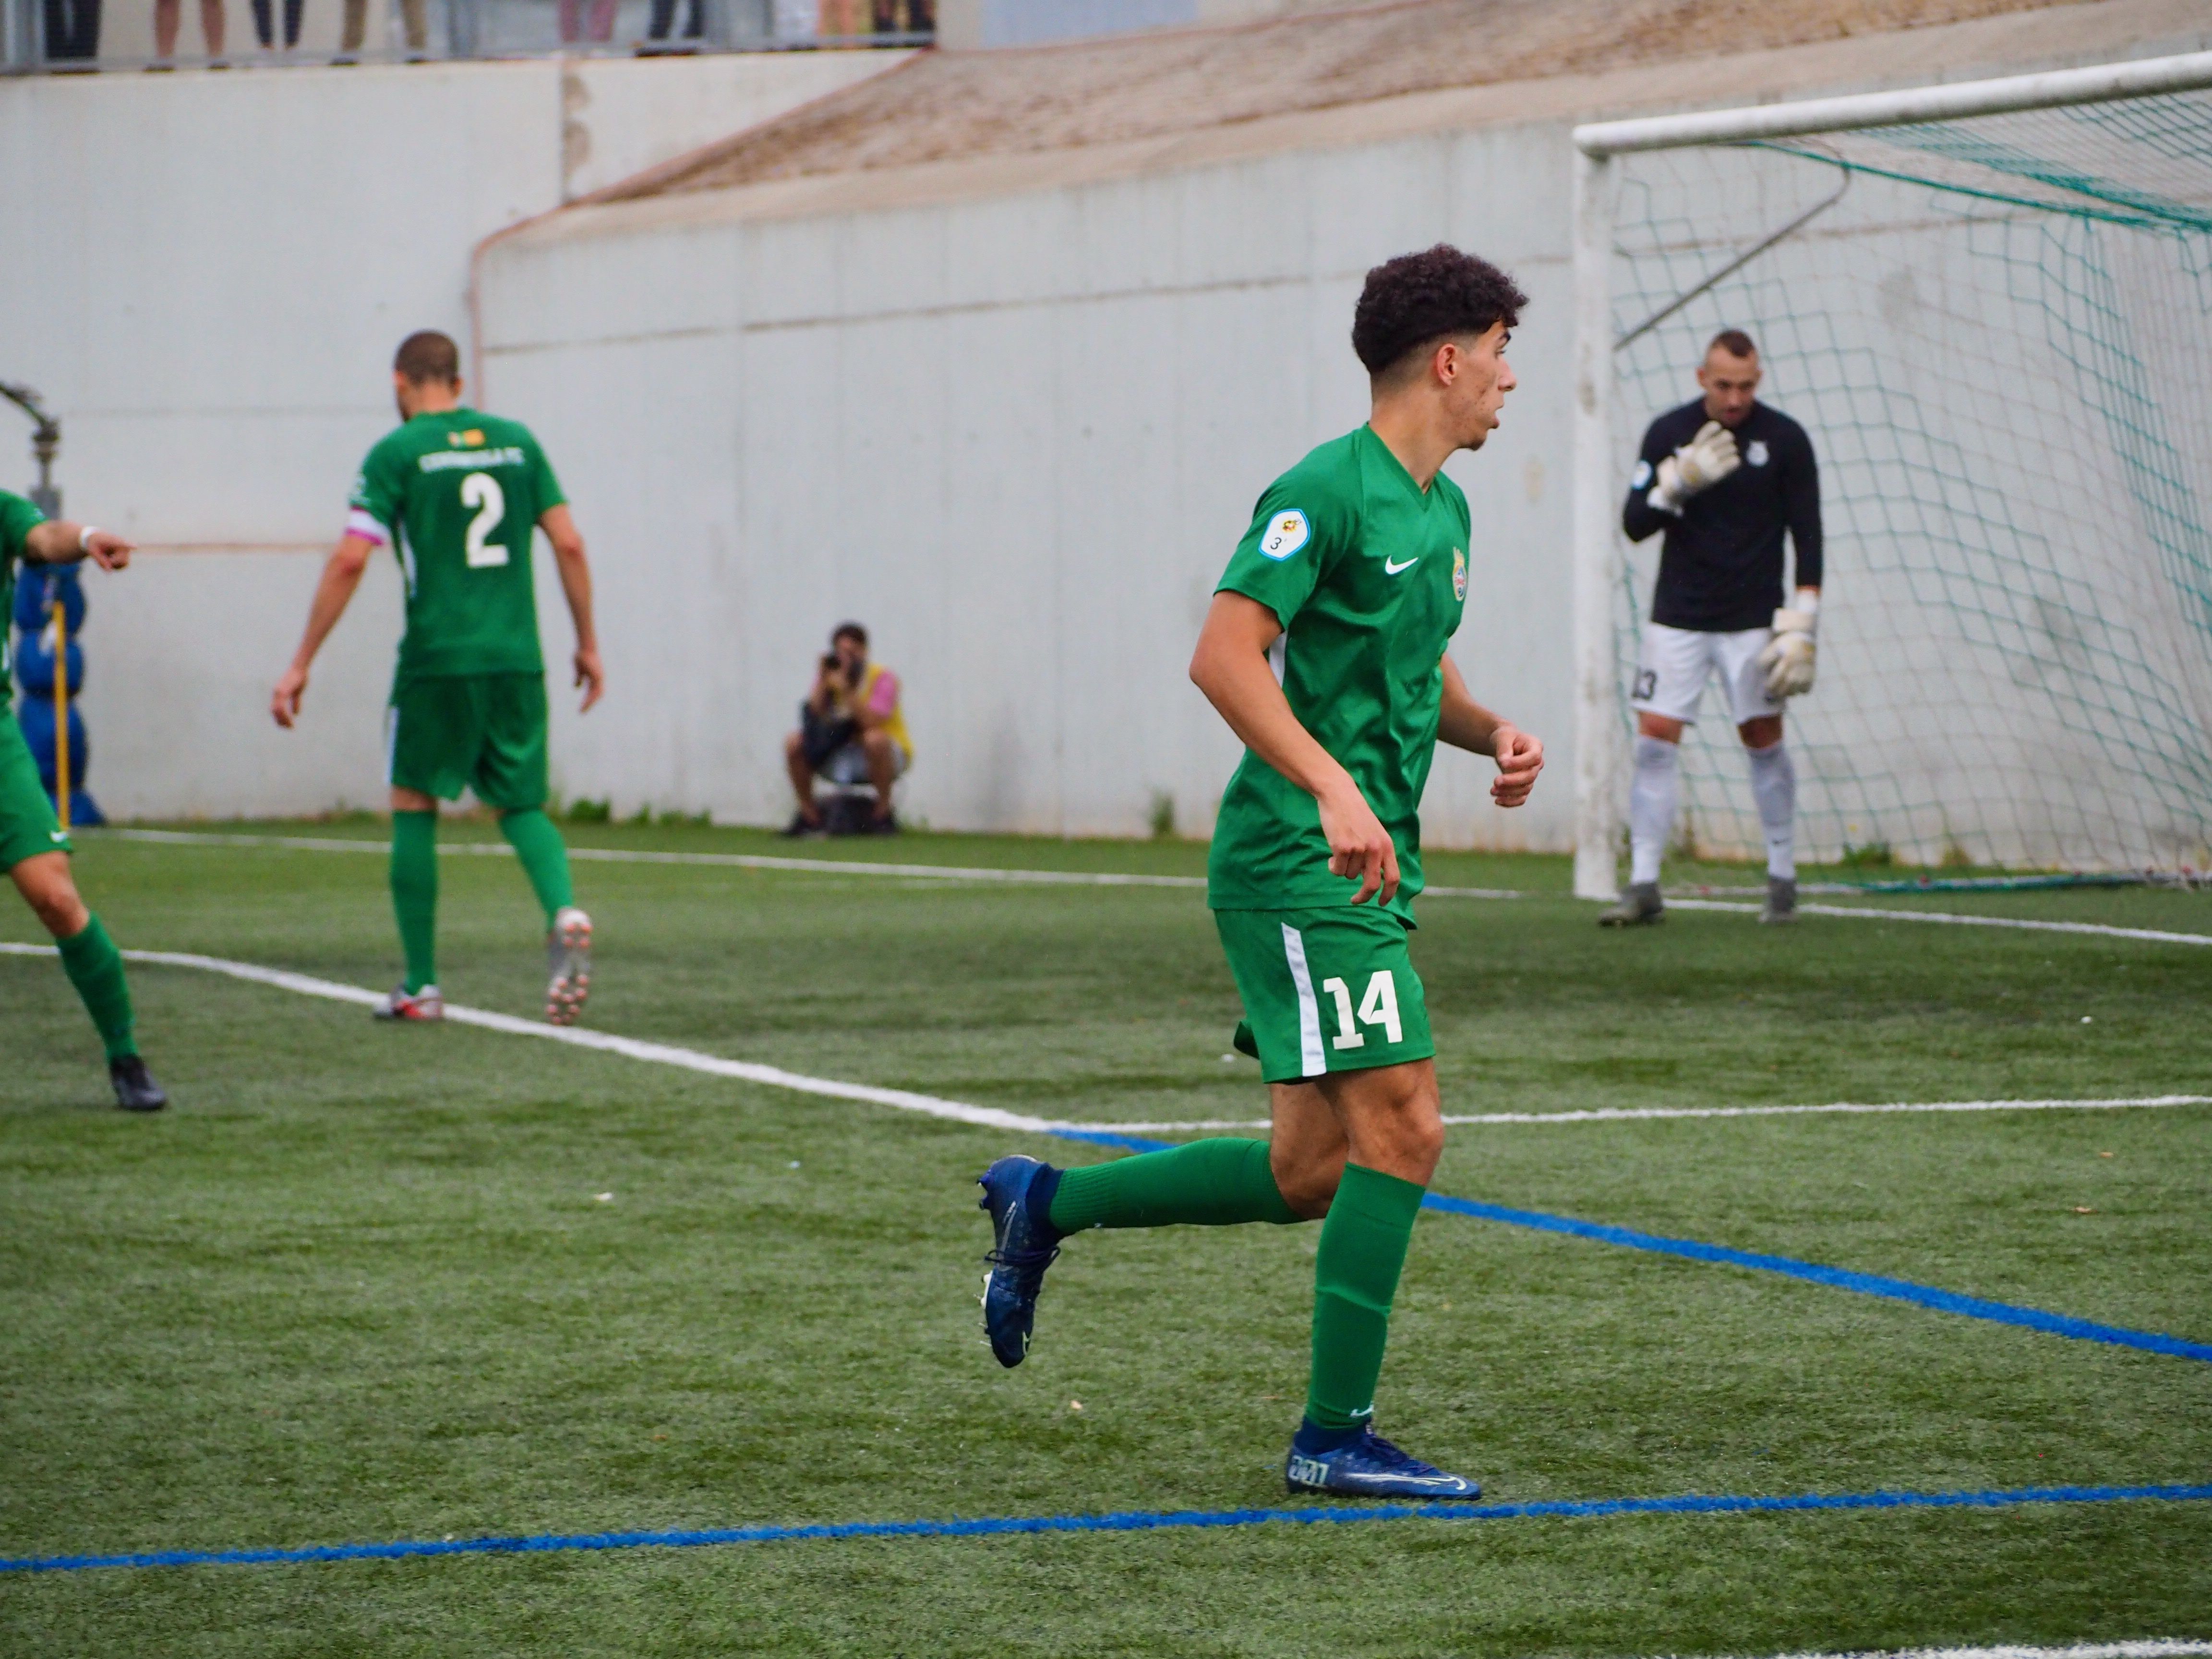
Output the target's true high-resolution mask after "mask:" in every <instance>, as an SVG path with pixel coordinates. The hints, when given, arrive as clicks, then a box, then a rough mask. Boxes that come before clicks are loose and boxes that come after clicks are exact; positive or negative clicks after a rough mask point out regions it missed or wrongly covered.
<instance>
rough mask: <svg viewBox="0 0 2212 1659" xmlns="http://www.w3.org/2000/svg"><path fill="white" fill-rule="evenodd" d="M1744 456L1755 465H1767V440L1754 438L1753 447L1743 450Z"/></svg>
mask: <svg viewBox="0 0 2212 1659" xmlns="http://www.w3.org/2000/svg"><path fill="white" fill-rule="evenodd" d="M1743 458H1744V459H1746V460H1747V461H1749V462H1750V463H1751V464H1752V465H1753V466H1765V465H1766V440H1765V439H1764V438H1753V440H1752V441H1751V447H1749V448H1748V449H1747V450H1745V451H1744V452H1743Z"/></svg>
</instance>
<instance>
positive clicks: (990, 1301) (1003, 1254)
mask: <svg viewBox="0 0 2212 1659" xmlns="http://www.w3.org/2000/svg"><path fill="white" fill-rule="evenodd" d="M975 1184H976V1185H977V1186H979V1187H981V1188H982V1189H983V1196H982V1197H981V1198H980V1199H979V1200H976V1203H975V1207H976V1208H977V1209H979V1210H987V1211H988V1212H990V1216H991V1230H992V1234H993V1237H992V1242H991V1251H990V1254H989V1255H986V1256H985V1257H984V1258H983V1260H984V1261H987V1262H989V1263H990V1264H991V1272H990V1274H989V1276H988V1277H987V1278H986V1279H984V1280H983V1334H985V1335H986V1336H988V1337H989V1338H990V1339H991V1352H993V1353H994V1354H995V1355H997V1356H998V1360H999V1363H1000V1364H1001V1365H1005V1366H1007V1367H1009V1368H1011V1367H1012V1366H1015V1365H1018V1364H1021V1363H1022V1361H1023V1360H1024V1359H1026V1358H1028V1357H1029V1352H1030V1327H1031V1326H1032V1325H1034V1324H1035V1323H1036V1300H1037V1292H1038V1291H1041V1290H1042V1289H1043V1288H1044V1270H1045V1269H1046V1268H1047V1267H1050V1266H1052V1263H1053V1258H1054V1257H1055V1256H1057V1255H1059V1254H1060V1234H1059V1233H1058V1232H1056V1231H1054V1228H1053V1225H1052V1220H1051V1211H1052V1195H1053V1193H1054V1190H1055V1189H1057V1188H1058V1187H1059V1186H1060V1171H1059V1170H1055V1169H1054V1168H1053V1167H1052V1165H1051V1164H1042V1163H1039V1162H1038V1161H1037V1160H1036V1158H1023V1157H1020V1156H1018V1155H1017V1156H1015V1157H1012V1158H1000V1160H999V1161H998V1162H997V1163H996V1164H993V1165H992V1166H991V1167H990V1168H989V1169H987V1170H984V1171H983V1173H982V1174H981V1175H980V1176H976V1177H975Z"/></svg>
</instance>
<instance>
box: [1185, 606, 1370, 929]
mask: <svg viewBox="0 0 2212 1659" xmlns="http://www.w3.org/2000/svg"><path fill="white" fill-rule="evenodd" d="M1282 631H1283V625H1282V623H1280V622H1279V621H1278V620H1277V618H1276V616H1275V613H1274V611H1273V609H1271V608H1270V607H1269V606H1267V605H1262V604H1261V603H1260V601H1259V600H1257V599H1248V598H1247V597H1246V596H1245V595H1243V594H1242V593H1234V592H1219V593H1216V594H1215V595H1214V596H1213V604H1212V607H1211V608H1210V609H1209V610H1208V611H1206V625H1205V626H1204V627H1203V628H1201V629H1200V630H1199V635H1198V649H1197V650H1196V652H1194V653H1193V654H1192V656H1191V659H1190V678H1191V680H1192V682H1193V683H1194V684H1195V685H1196V686H1197V687H1198V689H1199V690H1201V691H1203V692H1205V693H1206V701H1207V702H1211V703H1212V705H1213V706H1214V708H1216V709H1218V710H1219V711H1220V714H1221V718H1222V719H1223V720H1226V721H1228V722H1229V729H1230V730H1231V731H1232V732H1235V733H1236V734H1237V736H1238V737H1239V738H1242V739H1243V742H1244V746H1245V747H1246V748H1248V749H1249V750H1251V751H1252V752H1253V753H1254V754H1255V755H1257V756H1258V757H1260V758H1261V760H1263V761H1265V762H1267V764H1268V765H1270V766H1272V767H1273V768H1274V769H1275V770H1276V771H1278V772H1279V773H1280V774H1281V775H1283V776H1284V777H1285V778H1287V779H1289V780H1290V781H1291V782H1292V783H1294V784H1296V785H1297V787H1299V788H1301V789H1303V790H1304V791H1305V792H1306V793H1308V794H1309V795H1311V796H1312V797H1313V798H1314V801H1315V803H1316V805H1318V806H1319V807H1320V808H1321V828H1322V834H1323V835H1324V836H1328V868H1329V873H1330V874H1332V875H1338V876H1357V877H1358V878H1359V891H1358V893H1356V894H1355V895H1353V896H1352V902H1353V903H1354V904H1364V903H1365V902H1367V900H1368V899H1369V898H1370V896H1373V897H1375V898H1376V901H1377V902H1380V903H1383V904H1388V903H1389V902H1390V900H1391V899H1392V897H1393V896H1395V895H1396V893H1397V891H1398V849H1397V848H1396V847H1395V845H1394V844H1393V843H1392V842H1391V840H1390V832H1389V830H1388V829H1384V828H1383V821H1382V820H1381V819H1380V818H1378V817H1376V816H1375V809H1374V808H1372V807H1371V806H1370V805H1368V804H1367V797H1366V796H1364V795H1363V794H1361V793H1359V786H1358V784H1357V783H1356V782H1354V781H1352V774H1351V773H1349V772H1347V771H1346V770H1345V769H1344V767H1343V766H1342V765H1341V764H1340V763H1339V762H1338V760H1337V758H1336V757H1334V755H1332V754H1330V753H1329V752H1328V750H1326V749H1324V748H1322V746H1321V744H1320V743H1319V742H1318V741H1316V738H1315V737H1314V735H1313V733H1312V732H1309V731H1307V730H1306V728H1305V727H1304V726H1302V725H1301V724H1299V722H1298V717H1297V715H1296V714H1292V713H1291V704H1290V700H1289V699H1288V698H1286V697H1285V696H1283V688H1282V687H1281V686H1280V685H1279V684H1276V683H1275V671H1274V670H1273V668H1272V667H1271V666H1269V665H1268V662H1267V653H1268V650H1269V649H1270V648H1271V647H1273V645H1274V643H1275V636H1276V635H1279V634H1280V633H1281V632H1282Z"/></svg>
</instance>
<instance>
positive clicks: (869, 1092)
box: [0, 940, 2212, 1134]
mask: <svg viewBox="0 0 2212 1659" xmlns="http://www.w3.org/2000/svg"><path fill="white" fill-rule="evenodd" d="M53 954H55V952H54V947H53V946H52V945H21V944H16V943H14V942H12V941H6V940H0V956H11V957H51V956H52V955H53ZM123 956H124V958H125V960H126V961H129V962H143V963H149V964H154V965H157V966H160V967H164V968H195V969H199V970H200V971H202V972H204V973H210V974H222V975H225V976H227V977H228V978H231V979H240V980H245V981H248V982H250V983H252V984H255V985H267V986H272V987H275V988H276V989H277V990H280V991H290V992H294V993H295V994H298V995H301V996H309V997H320V998H322V999H324V1000H326V1001H330V1002H349V1003H352V1004H353V1005H354V1006H356V1007H362V1008H373V1007H374V1006H376V1005H377V1004H378V1003H380V1002H381V1001H383V1000H384V999H383V997H382V996H381V995H380V994H379V993H377V992H374V991H366V990H363V989H362V987H359V986H357V985H344V984H341V983H339V982H338V981H336V980H329V979H318V978H316V977H314V976H313V975H311V974H295V973H292V972H290V971H289V970H288V969H283V968H264V967H262V966H260V965H259V964H258V963H251V962H233V961H231V960H229V959H228V957H206V956H200V955H198V954H197V953H195V952H192V951H124V952H123ZM446 1018H447V1019H449V1020H452V1021H453V1023H454V1024H459V1025H477V1026H481V1027H483V1029H484V1030H488V1031H504V1032H506V1033H507V1035H508V1036H527V1037H542V1038H544V1039H546V1040H547V1041H549V1042H565V1043H567V1044H568V1045H569V1046H570V1047H571V1048H590V1049H593V1050H596V1051H597V1052H599V1053H600V1054H620V1055H622V1056H623V1058H624V1059H626V1060H643V1061H646V1062H647V1063H649V1064H652V1065H656V1066H678V1067H679V1068H681V1069H682V1070H684V1071H687V1072H701V1073H705V1074H706V1075H708V1077H725V1078H734V1079H738V1081H740V1082H744V1083H757V1084H760V1085H763V1086H765V1087H767V1088H771V1089H788V1090H790V1091H793V1092H794V1093H798V1094H805V1095H820V1096H823V1097H828V1098H829V1099H832V1100H857V1101H865V1102H866V1103H869V1104H871V1105H875V1106H890V1107H894V1108H896V1109H898V1110H900V1111H904V1112H921V1113H922V1114H924V1115H927V1116H929V1117H939V1118H946V1119H949V1120H951V1121H953V1122H956V1123H972V1124H976V1125H978V1126H980V1127H984V1128H991V1129H1006V1130H1011V1131H1012V1132H1014V1133H1022V1134H1051V1133H1055V1132H1056V1131H1059V1130H1062V1129H1074V1130H1080V1131H1086V1132H1090V1133H1106V1134H1139V1133H1145V1132H1146V1131H1156V1132H1166V1133H1172V1132H1175V1131H1179V1130H1193V1129H1259V1128H1265V1127H1267V1119H1266V1118H1206V1119H1200V1120H1198V1121H1192V1122H1173V1123H1165V1122H1163V1123H1150V1122H1147V1123H1093V1122H1085V1121H1080V1120H1078V1119H1073V1118H1045V1117H1032V1116H1030V1115H1028V1114H1027V1113H1024V1112H1007V1111H1001V1110H1000V1109H998V1108H997V1107H994V1106H971V1105H969V1103H967V1102H965V1101H961V1100H946V1099H945V1098H943V1097H940V1096H937V1095H923V1094H916V1093H915V1092H913V1091H911V1090H907V1089H879V1088H877V1087H876V1086H875V1085H872V1084H868V1083H841V1082H839V1081H837V1080H836V1079H833V1078H820V1077H808V1076H806V1075H805V1074H804V1073H799V1072H787V1071H785V1070H783V1069H782V1068H781V1066H761V1065H757V1064H756V1063H754V1062H753V1061H750V1060H725V1059H723V1058H722V1057H721V1056H720V1054H702V1053H701V1052H700V1051H699V1050H697V1049H696V1048H678V1047H676V1046H675V1045H673V1044H672V1043H665V1042H639V1041H638V1040H637V1039H636V1038H635V1037H625V1036H613V1035H611V1033H609V1032H605V1031H594V1030H586V1029H583V1028H580V1027H578V1026H574V1025H568V1026H561V1025H547V1024H544V1023H542V1022H541V1021H538V1020H532V1019H519V1018H516V1017H515V1016H514V1015H513V1014H498V1013H493V1012H490V1011H489V1010H488V1009H483V1008H467V1007H462V1006H459V1005H457V1004H454V1003H450V1002H449V1003H447V1005H446ZM2206 1105H2212V1095H2138V1096H2131V1097H2126V1098H2120V1099H2107V1100H1951V1101H1934V1102H1928V1103H1910V1102H1904V1101H1898V1102H1891V1103H1884V1104H1878V1105H1863V1104H1859V1103H1855V1102H1847V1101H1838V1102H1836V1103H1833V1104H1830V1105H1825V1106H1652V1107H1634V1108H1628V1107H1624V1108H1620V1109H1599V1110H1593V1111H1581V1112H1483V1113H1476V1114H1471V1115H1465V1116H1448V1117H1446V1118H1445V1119H1444V1121H1445V1122H1447V1123H1465V1124H1486V1123H1492V1124H1495V1123H1613V1122H1620V1121H1628V1120H1632V1119H1637V1118H1672V1117H1790V1116H1798V1115H1804V1114H1807V1113H1816V1112H1843V1113H1854V1112H2037V1111H2045V1112H2047V1111H2112V1110H2116V1109H2120V1108H2123V1107H2136V1106H2206Z"/></svg>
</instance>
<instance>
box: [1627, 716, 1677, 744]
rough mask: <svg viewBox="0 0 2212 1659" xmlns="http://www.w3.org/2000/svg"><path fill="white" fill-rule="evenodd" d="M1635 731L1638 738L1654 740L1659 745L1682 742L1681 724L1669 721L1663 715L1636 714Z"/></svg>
mask: <svg viewBox="0 0 2212 1659" xmlns="http://www.w3.org/2000/svg"><path fill="white" fill-rule="evenodd" d="M1636 731H1637V735H1638V736H1639V737H1645V738H1657V739H1658V740H1659V741H1660V742H1661V743H1680V742H1681V740H1682V722H1681V721H1680V720H1669V719H1668V718H1667V716H1666V715H1664V714H1638V716H1637V717H1636Z"/></svg>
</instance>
